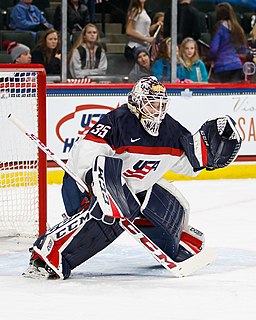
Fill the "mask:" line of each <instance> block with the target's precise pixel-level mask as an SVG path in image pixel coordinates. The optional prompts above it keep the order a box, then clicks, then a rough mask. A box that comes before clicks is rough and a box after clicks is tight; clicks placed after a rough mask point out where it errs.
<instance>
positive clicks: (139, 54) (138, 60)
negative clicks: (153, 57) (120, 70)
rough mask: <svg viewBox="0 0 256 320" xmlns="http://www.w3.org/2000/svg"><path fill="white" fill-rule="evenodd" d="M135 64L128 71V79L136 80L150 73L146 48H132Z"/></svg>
mask: <svg viewBox="0 0 256 320" xmlns="http://www.w3.org/2000/svg"><path fill="white" fill-rule="evenodd" d="M133 52H134V60H135V64H134V66H133V68H132V70H131V71H130V73H129V81H130V82H136V81H138V80H139V79H140V78H142V77H146V76H150V75H152V72H151V63H150V56H149V52H148V49H147V48H145V47H143V46H140V47H137V48H136V49H134V51H133Z"/></svg>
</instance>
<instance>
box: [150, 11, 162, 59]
mask: <svg viewBox="0 0 256 320" xmlns="http://www.w3.org/2000/svg"><path fill="white" fill-rule="evenodd" d="M163 31H164V12H161V11H159V12H156V13H155V15H154V17H153V19H152V24H151V31H150V34H151V35H152V36H153V37H154V38H155V39H156V40H155V42H154V43H153V44H152V45H151V46H150V50H149V52H150V60H151V61H152V62H154V61H155V59H156V57H157V53H158V48H159V45H160V43H161V42H162V41H163V40H164V32H163Z"/></svg>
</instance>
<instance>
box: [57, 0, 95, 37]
mask: <svg viewBox="0 0 256 320" xmlns="http://www.w3.org/2000/svg"><path fill="white" fill-rule="evenodd" d="M67 14H68V16H67V29H68V32H69V33H70V34H73V33H75V32H77V31H81V30H82V29H83V28H84V27H85V26H86V25H87V24H88V23H89V22H90V16H89V10H88V8H87V6H86V5H85V4H83V3H82V1H80V0H68V7H67ZM53 24H54V28H55V29H56V30H58V31H60V29H61V5H59V6H57V8H56V10H55V13H54V19H53Z"/></svg>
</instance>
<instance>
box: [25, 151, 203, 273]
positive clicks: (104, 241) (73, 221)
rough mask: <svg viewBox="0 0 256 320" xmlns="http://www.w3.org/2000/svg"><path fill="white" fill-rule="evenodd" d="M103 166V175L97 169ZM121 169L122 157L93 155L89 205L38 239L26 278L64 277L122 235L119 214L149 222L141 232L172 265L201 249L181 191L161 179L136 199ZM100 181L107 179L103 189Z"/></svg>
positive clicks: (200, 236) (199, 236) (201, 235)
mask: <svg viewBox="0 0 256 320" xmlns="http://www.w3.org/2000/svg"><path fill="white" fill-rule="evenodd" d="M99 163H100V165H98V164H99ZM102 167H104V171H103V170H99V168H102ZM121 168H122V160H120V159H115V158H110V157H103V156H99V157H97V159H96V161H95V164H94V171H93V179H94V183H93V184H94V187H93V194H94V195H93V197H92V199H91V202H90V207H89V208H88V209H86V210H82V212H80V213H77V214H75V215H73V216H72V217H70V218H68V219H66V220H65V221H63V222H61V223H60V224H58V225H56V226H54V227H53V228H51V229H50V230H48V231H47V232H46V233H45V234H44V235H43V236H41V237H40V238H39V239H37V241H36V242H35V244H34V246H33V252H32V258H31V264H30V266H29V268H28V270H27V271H26V272H25V274H24V275H25V276H29V277H54V278H56V277H57V278H61V279H66V278H68V277H69V276H70V273H71V270H72V269H74V268H75V267H76V266H78V265H80V264H81V263H83V262H84V261H86V260H88V259H89V258H91V257H92V256H94V255H95V254H96V253H98V252H99V251H101V250H102V249H104V248H105V247H106V246H108V245H109V244H110V243H111V242H112V241H114V240H115V239H116V238H117V237H118V236H119V235H120V234H121V233H122V232H123V229H122V228H121V227H120V225H119V222H118V219H116V218H115V216H116V217H118V216H119V217H120V215H122V216H123V217H125V216H126V217H129V218H130V220H131V221H133V220H134V219H135V218H138V217H141V216H143V217H145V219H147V220H148V221H150V222H151V227H150V228H145V227H143V226H139V228H140V229H141V230H142V231H143V232H144V233H145V235H146V236H148V237H149V238H150V239H152V240H153V242H154V243H155V244H156V245H157V246H158V247H159V248H160V249H161V250H162V251H163V252H164V253H166V254H167V255H168V256H169V257H170V258H171V259H174V260H175V261H178V262H179V261H183V260H186V259H188V258H190V257H191V256H192V255H194V254H196V253H198V252H199V251H200V250H201V248H202V247H203V244H204V236H203V234H202V233H201V232H199V231H198V230H196V229H194V228H191V227H189V226H188V225H187V221H188V214H189V207H188V203H187V201H186V200H185V198H184V197H183V196H182V195H181V193H180V192H178V191H177V189H176V188H175V187H174V186H172V185H171V183H169V182H167V181H165V180H164V179H162V180H161V181H159V183H157V184H155V185H154V186H153V187H152V188H150V189H149V190H147V192H145V193H143V194H139V195H138V197H137V196H135V195H134V194H132V192H131V191H130V190H129V188H128V187H127V186H126V184H125V182H124V181H122V180H121V170H120V169H121ZM103 176H104V177H103ZM103 181H107V186H106V185H104V184H103ZM120 181H122V182H121V183H120ZM109 204H110V205H109ZM109 207H111V208H112V212H111V211H109ZM103 212H107V214H108V215H107V216H106V215H104V214H103ZM195 230H196V231H195ZM181 238H182V239H181Z"/></svg>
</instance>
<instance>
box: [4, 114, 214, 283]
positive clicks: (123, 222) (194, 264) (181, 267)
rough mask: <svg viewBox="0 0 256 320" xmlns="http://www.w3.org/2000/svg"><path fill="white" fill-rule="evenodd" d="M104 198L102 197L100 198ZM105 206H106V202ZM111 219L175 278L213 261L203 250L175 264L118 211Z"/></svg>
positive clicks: (35, 139) (209, 251)
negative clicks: (117, 220) (117, 222)
mask: <svg viewBox="0 0 256 320" xmlns="http://www.w3.org/2000/svg"><path fill="white" fill-rule="evenodd" d="M8 118H9V120H11V121H12V122H13V123H14V124H15V125H16V126H17V127H18V128H19V129H20V130H21V131H22V132H23V133H24V134H25V135H26V136H28V137H29V138H30V139H31V140H32V141H33V142H34V143H35V144H36V145H37V146H38V147H39V148H40V149H41V150H42V151H43V152H45V153H46V154H47V155H49V156H50V157H51V158H52V159H53V160H54V161H55V162H56V163H57V164H58V165H59V166H60V167H61V168H62V169H63V170H64V171H65V172H67V173H68V174H69V175H70V176H71V177H72V178H73V179H74V180H75V181H76V182H77V183H78V184H79V186H81V187H82V188H83V190H87V189H88V188H87V186H86V185H85V183H84V182H83V181H82V180H81V179H80V178H79V177H78V176H77V175H76V174H75V173H74V172H73V171H72V170H70V169H69V168H68V167H67V166H66V165H65V163H64V162H63V161H62V160H60V159H59V158H58V157H57V156H56V155H55V153H54V152H52V151H51V150H50V149H49V148H48V147H47V146H45V145H44V144H43V143H42V142H41V141H40V139H39V138H38V137H36V136H35V135H34V134H33V133H30V132H29V131H28V130H27V129H26V128H25V127H24V125H23V124H22V123H21V122H20V120H19V119H17V117H15V116H14V115H12V114H10V115H9V116H8ZM97 196H98V194H97ZM104 196H105V195H104ZM104 196H103V195H102V198H103V197H104ZM103 201H104V198H103ZM104 202H105V201H104ZM112 203H113V202H112ZM105 204H106V205H107V203H106V202H105ZM106 212H109V208H107V210H106ZM112 217H114V218H118V219H119V224H120V226H121V227H122V228H123V229H124V230H125V231H126V232H128V233H129V234H130V235H131V236H132V237H133V238H134V239H135V240H136V241H137V242H139V243H140V244H141V245H142V246H143V247H144V248H145V249H146V250H147V251H148V252H149V253H150V254H151V255H152V256H153V257H154V258H155V259H156V260H157V261H158V262H159V263H160V264H161V265H162V266H163V267H165V268H166V269H167V270H169V271H171V272H172V274H174V275H175V276H176V277H184V276H188V275H190V274H192V273H194V272H196V271H198V270H199V269H201V268H203V267H204V266H206V265H208V264H210V263H211V262H212V261H213V260H214V259H215V253H214V250H212V249H209V248H208V249H206V248H203V249H202V250H201V251H200V252H199V253H197V254H195V255H194V256H192V257H191V258H189V259H187V260H184V261H182V262H175V261H174V260H173V259H171V258H170V257H169V256H168V255H166V254H165V253H164V252H163V251H162V250H161V249H160V248H159V247H158V246H157V245H156V244H155V243H154V242H153V241H152V240H150V239H149V238H148V237H147V236H146V235H145V234H144V233H143V232H142V231H141V230H140V229H138V228H137V227H136V226H135V225H134V224H133V222H131V221H130V220H129V219H128V218H127V217H124V215H123V214H122V215H121V214H120V211H118V210H115V214H114V215H112Z"/></svg>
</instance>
